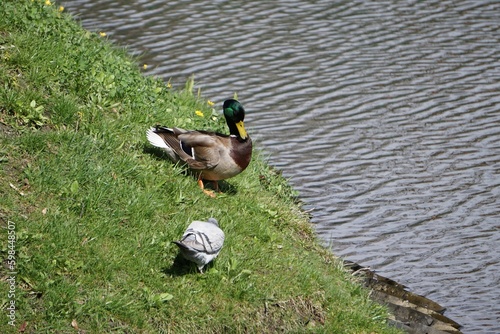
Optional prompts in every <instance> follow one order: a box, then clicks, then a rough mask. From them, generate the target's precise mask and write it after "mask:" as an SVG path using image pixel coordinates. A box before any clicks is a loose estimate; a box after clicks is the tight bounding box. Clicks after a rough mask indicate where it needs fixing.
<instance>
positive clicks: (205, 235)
mask: <svg viewBox="0 0 500 334" xmlns="http://www.w3.org/2000/svg"><path fill="white" fill-rule="evenodd" d="M172 242H173V243H174V244H176V245H177V246H178V247H179V249H180V251H181V254H182V256H183V257H184V258H185V259H186V260H188V261H192V262H194V263H196V265H197V266H198V270H199V271H200V272H201V273H202V274H203V268H204V267H205V265H207V264H208V263H209V262H210V261H212V260H213V259H215V258H216V257H217V255H219V252H220V250H221V248H222V246H223V245H224V232H223V231H222V230H221V229H220V228H219V223H218V222H217V219H215V218H210V219H208V221H207V222H204V221H199V220H195V221H193V222H192V223H191V224H189V226H188V228H187V229H186V232H184V234H183V235H182V238H181V240H179V241H172Z"/></svg>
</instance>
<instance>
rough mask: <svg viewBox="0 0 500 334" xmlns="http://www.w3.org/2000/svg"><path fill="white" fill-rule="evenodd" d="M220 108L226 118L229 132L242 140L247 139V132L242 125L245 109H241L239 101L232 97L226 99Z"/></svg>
mask: <svg viewBox="0 0 500 334" xmlns="http://www.w3.org/2000/svg"><path fill="white" fill-rule="evenodd" d="M222 109H223V110H224V117H225V118H226V123H227V126H228V127H229V132H230V133H231V134H232V135H235V136H237V137H239V138H241V139H243V140H245V139H247V138H248V134H247V132H246V130H245V126H244V125H243V120H244V119H245V109H243V106H242V105H241V103H239V102H238V101H236V100H233V99H230V100H226V101H224V104H223V106H222Z"/></svg>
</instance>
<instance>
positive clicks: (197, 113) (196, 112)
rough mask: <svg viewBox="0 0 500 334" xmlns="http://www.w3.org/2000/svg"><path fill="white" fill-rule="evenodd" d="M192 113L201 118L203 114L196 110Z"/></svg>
mask: <svg viewBox="0 0 500 334" xmlns="http://www.w3.org/2000/svg"><path fill="white" fill-rule="evenodd" d="M194 113H195V114H196V115H198V116H200V117H203V113H202V112H201V111H199V110H196V111H195V112H194Z"/></svg>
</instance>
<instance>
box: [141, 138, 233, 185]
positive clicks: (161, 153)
mask: <svg viewBox="0 0 500 334" xmlns="http://www.w3.org/2000/svg"><path fill="white" fill-rule="evenodd" d="M142 152H143V153H145V154H149V155H151V156H153V157H154V158H155V159H156V160H159V161H166V162H167V163H170V164H171V165H172V166H179V167H180V168H182V172H181V173H182V175H185V176H190V177H192V178H193V179H194V180H195V181H196V180H198V175H196V173H195V172H192V171H190V170H189V169H188V168H183V167H182V164H179V163H173V162H172V161H171V160H170V158H169V156H168V154H167V153H166V152H165V150H163V149H161V148H157V147H152V146H149V145H147V144H144V145H143V147H142ZM218 183H219V191H220V192H223V193H224V194H227V195H236V194H237V193H238V191H237V189H236V188H235V187H234V186H233V185H232V184H230V183H228V182H226V181H219V182H218ZM203 184H204V186H205V189H210V190H215V187H214V184H213V183H212V182H211V181H207V180H203Z"/></svg>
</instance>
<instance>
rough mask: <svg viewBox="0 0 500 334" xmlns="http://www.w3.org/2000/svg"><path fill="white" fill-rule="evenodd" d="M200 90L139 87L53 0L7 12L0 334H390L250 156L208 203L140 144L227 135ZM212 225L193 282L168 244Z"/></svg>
mask: <svg viewBox="0 0 500 334" xmlns="http://www.w3.org/2000/svg"><path fill="white" fill-rule="evenodd" d="M193 86H194V79H193V78H190V79H188V83H187V84H186V88H185V89H180V90H175V89H173V88H172V87H171V86H170V84H169V83H164V82H162V81H161V80H158V79H156V78H152V77H144V76H142V75H141V74H140V68H139V66H138V65H137V63H136V60H134V59H132V58H131V57H130V56H128V55H127V53H126V51H125V50H123V49H119V48H117V47H115V46H113V45H112V44H110V43H109V42H107V41H106V39H105V37H103V36H101V35H100V34H97V33H92V32H89V31H86V30H84V29H82V28H81V27H80V25H78V24H77V23H75V21H74V20H73V19H72V18H71V17H70V16H69V15H66V14H64V12H61V11H60V10H58V8H57V7H56V6H55V5H53V4H51V3H50V2H49V1H39V0H34V1H31V0H16V1H13V0H7V1H4V3H3V5H2V7H1V8H0V142H1V145H0V183H1V187H0V201H1V206H0V227H1V235H2V237H1V239H0V240H1V244H0V254H1V256H2V260H3V263H4V266H3V267H2V268H1V269H0V282H1V283H0V301H1V305H2V310H3V311H4V312H2V314H1V315H0V332H2V333H8V332H17V331H19V330H21V331H28V332H36V333H44V332H46V333H53V332H62V333H66V332H74V331H77V330H78V331H81V332H89V333H107V332H151V333H158V332H173V333H225V332H226V333H249V332H250V333H254V332H255V333H266V332H267V333H274V332H287V333H288V332H292V333H293V332H296V333H299V332H300V333H302V332H317V333H323V332H324V333H396V332H397V331H396V330H395V329H393V328H389V327H387V324H386V322H385V319H386V318H387V311H386V309H385V308H383V307H381V306H379V305H377V304H374V303H373V302H371V301H370V300H369V298H368V292H367V291H366V290H364V289H363V288H361V286H360V285H359V284H358V283H357V282H355V281H354V279H353V278H352V277H351V276H350V275H349V274H348V273H347V272H346V271H345V270H344V269H343V267H342V264H341V262H340V261H339V260H338V259H336V258H335V257H334V256H333V255H332V254H330V253H329V251H327V250H325V249H323V248H322V247H320V246H319V245H318V243H317V242H316V239H315V236H314V234H313V231H312V229H311V226H310V223H309V220H308V217H307V215H305V214H304V213H303V212H302V211H301V210H300V206H299V204H298V203H297V200H296V196H297V194H296V192H295V191H294V190H293V189H292V188H291V187H290V186H289V185H288V184H287V182H286V180H284V179H283V178H282V177H281V175H280V173H279V172H278V171H276V170H273V169H272V168H270V167H269V166H268V165H267V164H266V162H265V159H264V158H263V157H262V155H261V154H260V153H259V152H255V154H254V157H253V160H252V162H251V164H250V166H249V167H248V169H247V170H246V171H245V172H244V173H242V174H241V175H239V176H237V177H235V178H233V179H231V180H228V181H227V182H223V183H222V189H223V190H224V191H225V193H223V194H220V195H218V196H217V197H216V198H210V197H207V196H205V195H204V194H203V193H202V192H201V191H200V190H199V189H198V188H197V185H196V182H195V180H194V179H193V178H191V177H190V176H187V175H185V170H184V169H183V168H182V167H180V166H175V165H172V164H170V163H168V162H167V161H166V159H165V157H164V156H163V155H162V154H159V153H158V151H156V150H154V149H152V148H151V147H150V146H149V145H148V144H147V142H146V138H145V130H146V129H147V128H148V127H150V126H151V125H154V124H156V123H159V124H165V125H175V126H179V127H185V128H206V129H212V130H216V131H220V132H227V130H226V128H225V122H224V119H223V117H221V114H220V112H219V107H218V105H220V104H221V102H222V101H218V102H217V104H216V105H215V106H214V105H213V103H212V102H211V101H207V100H205V99H203V98H202V97H201V94H200V92H198V95H197V96H194V95H193V94H192V90H193ZM222 99H225V97H221V100H222ZM243 103H244V101H243ZM246 108H247V110H249V111H250V112H251V106H246ZM197 111H198V112H197ZM247 127H248V128H249V130H250V132H251V124H248V125H247ZM211 216H213V217H216V218H217V219H218V220H219V222H220V225H221V227H222V229H223V230H224V231H225V233H226V243H225V245H224V248H223V249H222V251H221V253H220V255H219V257H218V258H217V259H216V260H215V261H214V262H213V263H212V264H211V265H209V267H208V269H207V272H206V274H203V275H200V274H198V273H197V271H196V268H195V266H194V265H192V264H191V263H187V262H186V261H184V260H182V259H181V258H180V257H179V256H178V251H177V249H176V247H175V245H172V244H171V241H172V240H176V239H178V238H179V237H180V236H181V235H182V233H183V231H184V229H185V227H186V226H187V224H189V223H190V222H191V221H192V220H195V219H207V218H209V217H211ZM9 231H14V233H15V237H16V238H15V240H14V242H8V240H11V239H8V235H10V234H9ZM12 249H13V250H14V253H13V252H12ZM9 256H10V257H9ZM12 258H14V259H15V261H16V262H15V264H14V266H12V264H9V261H10V260H11V259H12ZM11 276H13V277H14V278H15V285H14V286H15V289H14V296H11V292H12V291H11V286H12V285H11V284H10V281H9V280H8V279H9V278H10V277H11ZM12 302H14V303H15V312H14V314H15V319H14V320H12V318H9V317H8V316H9V315H10V313H9V312H8V311H7V307H9V305H11V303H12ZM10 321H12V324H13V326H11V324H10V323H9V322H10Z"/></svg>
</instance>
